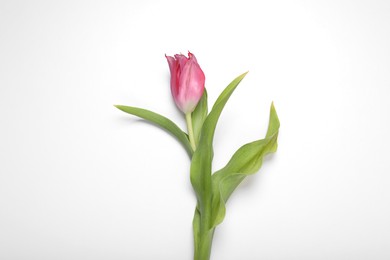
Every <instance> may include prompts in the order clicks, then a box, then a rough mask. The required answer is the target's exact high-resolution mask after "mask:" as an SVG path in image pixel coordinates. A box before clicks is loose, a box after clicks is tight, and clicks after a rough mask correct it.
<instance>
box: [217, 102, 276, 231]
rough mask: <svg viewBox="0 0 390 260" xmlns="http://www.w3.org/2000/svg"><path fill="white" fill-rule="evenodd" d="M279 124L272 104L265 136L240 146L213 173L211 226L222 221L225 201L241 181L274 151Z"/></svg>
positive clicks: (256, 169)
mask: <svg viewBox="0 0 390 260" xmlns="http://www.w3.org/2000/svg"><path fill="white" fill-rule="evenodd" d="M279 126H280V123H279V119H278V116H277V114H276V110H275V107H274V105H273V104H272V105H271V111H270V119H269V124H268V131H267V134H266V137H265V138H264V139H262V140H257V141H254V142H251V143H247V144H245V145H244V146H242V147H241V148H240V149H238V150H237V151H236V153H235V154H234V155H233V156H232V158H231V159H230V161H229V162H228V163H227V165H226V166H225V167H224V168H222V169H220V170H219V171H217V172H216V173H214V174H213V176H212V190H213V198H212V207H211V208H212V220H211V222H212V225H211V227H212V228H214V227H216V226H217V225H219V224H220V223H221V222H222V221H223V219H224V217H225V211H226V208H225V203H226V202H227V200H228V199H229V197H230V195H231V194H232V193H233V191H234V190H235V189H236V187H237V186H238V185H239V184H240V183H241V181H242V180H243V179H244V178H245V177H246V176H248V175H251V174H254V173H256V172H257V171H258V170H259V169H260V167H261V165H262V162H263V158H264V156H265V155H267V154H269V153H273V152H276V150H277V138H278V133H279Z"/></svg>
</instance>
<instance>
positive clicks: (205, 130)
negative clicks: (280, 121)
mask: <svg viewBox="0 0 390 260" xmlns="http://www.w3.org/2000/svg"><path fill="white" fill-rule="evenodd" d="M245 75H246V73H244V74H242V75H240V76H238V77H237V78H236V79H234V80H233V81H232V82H231V83H230V84H229V85H228V86H227V87H226V88H225V90H224V91H223V92H222V93H221V95H220V96H219V97H218V99H217V101H216V102H215V104H214V106H213V108H212V110H211V112H210V113H209V115H208V116H207V117H206V120H205V121H204V123H203V126H202V130H201V134H200V140H199V145H198V147H197V148H196V150H195V152H194V154H193V156H192V161H191V176H190V178H191V183H192V186H193V188H194V190H195V193H196V196H197V201H198V209H199V213H200V218H201V227H200V232H201V233H202V234H204V233H206V231H207V232H208V231H209V230H210V227H211V223H210V220H211V198H212V185H211V163H212V160H213V138H214V132H215V127H216V125H217V122H218V119H219V116H220V114H221V112H222V110H223V108H224V106H225V104H226V102H227V101H228V99H229V97H230V96H231V94H232V93H233V91H234V90H235V89H236V87H237V86H238V84H239V83H240V82H241V80H242V79H243V78H244V77H245Z"/></svg>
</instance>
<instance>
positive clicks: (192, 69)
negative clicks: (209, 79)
mask: <svg viewBox="0 0 390 260" xmlns="http://www.w3.org/2000/svg"><path fill="white" fill-rule="evenodd" d="M165 57H166V58H167V61H168V64H169V69H170V71H171V92H172V96H173V99H174V100H175V103H176V105H177V106H178V108H179V109H180V110H181V111H183V113H184V114H188V113H191V112H192V111H194V109H195V107H196V105H197V104H198V102H199V100H200V98H201V97H202V95H203V91H204V82H205V76H204V73H203V71H202V69H201V68H200V66H199V64H198V62H197V60H196V58H195V55H194V54H192V53H191V52H188V58H187V57H186V56H185V55H183V54H175V55H174V57H171V56H167V55H165Z"/></svg>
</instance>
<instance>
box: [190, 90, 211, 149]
mask: <svg viewBox="0 0 390 260" xmlns="http://www.w3.org/2000/svg"><path fill="white" fill-rule="evenodd" d="M207 113H208V107H207V91H206V89H205V90H204V92H203V95H202V98H201V99H200V100H199V103H198V105H197V106H196V108H195V110H194V112H192V127H193V131H194V139H195V145H196V146H198V143H199V137H200V130H201V129H202V125H203V122H204V120H205V119H206V117H207Z"/></svg>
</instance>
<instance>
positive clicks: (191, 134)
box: [186, 112, 196, 151]
mask: <svg viewBox="0 0 390 260" xmlns="http://www.w3.org/2000/svg"><path fill="white" fill-rule="evenodd" d="M186 122H187V129H188V136H189V138H190V143H191V147H192V150H194V151H195V149H196V144H195V138H194V129H193V127H192V117H191V112H190V113H187V114H186Z"/></svg>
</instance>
